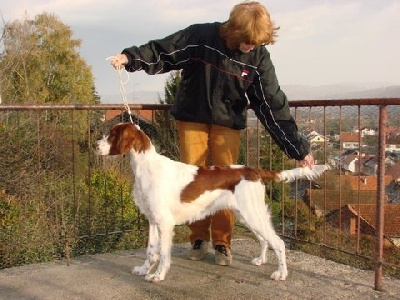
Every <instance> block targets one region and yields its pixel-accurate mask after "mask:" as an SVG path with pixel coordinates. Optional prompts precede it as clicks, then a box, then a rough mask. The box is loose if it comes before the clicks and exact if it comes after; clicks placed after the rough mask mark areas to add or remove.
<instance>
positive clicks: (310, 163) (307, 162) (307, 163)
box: [299, 153, 314, 170]
mask: <svg viewBox="0 0 400 300" xmlns="http://www.w3.org/2000/svg"><path fill="white" fill-rule="evenodd" d="M299 163H300V166H302V167H309V168H310V169H311V170H312V169H313V167H314V157H313V156H312V154H311V153H310V154H307V156H306V157H304V159H303V160H300V161H299Z"/></svg>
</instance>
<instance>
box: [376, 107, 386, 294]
mask: <svg viewBox="0 0 400 300" xmlns="http://www.w3.org/2000/svg"><path fill="white" fill-rule="evenodd" d="M386 123H387V109H386V106H385V105H381V106H379V142H378V148H379V149H378V158H379V160H378V172H377V176H378V191H377V197H376V224H375V228H376V233H375V290H378V291H381V290H382V289H383V284H382V269H383V238H384V236H383V227H384V225H383V224H384V218H385V215H384V206H385V148H386Z"/></svg>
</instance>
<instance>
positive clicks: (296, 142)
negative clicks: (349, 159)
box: [247, 50, 310, 160]
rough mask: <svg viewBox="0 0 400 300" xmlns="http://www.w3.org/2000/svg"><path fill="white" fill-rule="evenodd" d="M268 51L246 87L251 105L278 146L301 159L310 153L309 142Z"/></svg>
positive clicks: (295, 157) (288, 154)
mask: <svg viewBox="0 0 400 300" xmlns="http://www.w3.org/2000/svg"><path fill="white" fill-rule="evenodd" d="M265 52H266V53H265V55H264V56H263V58H262V60H261V63H260V65H259V68H258V69H257V76H256V78H255V80H254V81H253V84H252V85H251V86H250V88H249V89H248V91H247V96H248V98H249V101H250V108H251V109H253V110H254V112H255V114H256V116H257V118H258V119H259V120H260V122H261V123H262V124H263V125H264V127H265V128H266V130H267V131H268V132H269V133H270V135H271V137H272V138H273V140H274V141H275V142H276V143H277V145H278V146H279V148H280V149H281V150H282V151H284V152H285V153H286V155H287V156H288V157H290V158H293V159H296V160H302V159H304V157H305V156H306V155H307V154H308V153H309V148H310V145H309V142H308V141H307V139H305V138H304V137H302V136H301V135H300V134H299V132H298V128H297V125H296V123H295V121H294V119H293V117H292V116H291V114H290V110H289V104H288V100H287V97H286V95H285V93H284V92H283V91H282V90H281V89H280V87H279V84H278V80H277V77H276V74H275V68H274V66H273V64H272V61H271V59H270V55H269V53H268V51H266V50H265Z"/></svg>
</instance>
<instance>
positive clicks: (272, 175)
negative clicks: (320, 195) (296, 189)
mask: <svg viewBox="0 0 400 300" xmlns="http://www.w3.org/2000/svg"><path fill="white" fill-rule="evenodd" d="M329 169H330V167H329V165H314V166H313V168H312V170H311V169H310V168H309V167H301V168H295V169H291V170H284V171H280V172H275V171H266V170H260V169H257V173H258V174H260V176H261V178H262V179H263V180H264V181H267V180H275V181H278V182H279V181H283V182H292V181H295V180H296V179H302V178H306V179H308V180H314V179H316V178H318V177H319V176H321V175H322V174H323V173H324V172H325V171H326V170H329Z"/></svg>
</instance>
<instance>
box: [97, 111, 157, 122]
mask: <svg viewBox="0 0 400 300" xmlns="http://www.w3.org/2000/svg"><path fill="white" fill-rule="evenodd" d="M132 115H134V116H136V117H138V118H140V119H141V120H143V121H147V122H151V123H152V122H153V121H154V111H153V110H145V109H142V110H134V111H132ZM117 117H120V121H121V122H125V121H127V120H125V119H126V117H127V112H126V111H125V110H106V112H105V114H104V121H106V122H107V121H110V120H112V119H114V118H117Z"/></svg>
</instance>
